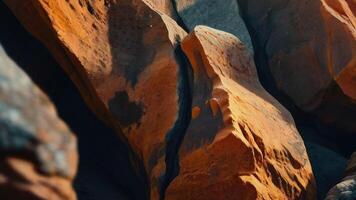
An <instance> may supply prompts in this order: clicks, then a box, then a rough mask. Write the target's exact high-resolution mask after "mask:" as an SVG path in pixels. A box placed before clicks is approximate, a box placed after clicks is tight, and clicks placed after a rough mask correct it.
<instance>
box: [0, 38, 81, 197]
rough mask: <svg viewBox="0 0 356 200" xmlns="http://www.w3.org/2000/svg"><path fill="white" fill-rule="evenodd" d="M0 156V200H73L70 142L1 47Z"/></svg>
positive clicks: (65, 129)
mask: <svg viewBox="0 0 356 200" xmlns="http://www.w3.org/2000/svg"><path fill="white" fill-rule="evenodd" d="M0 152H1V153H0V159H1V162H0V199H38V200H40V199H41V200H42V199H51V200H52V199H53V200H74V199H76V196H75V193H74V191H73V189H72V186H71V181H72V179H73V177H74V175H75V173H76V167H77V152H76V139H75V137H74V136H73V135H72V133H71V132H70V130H69V128H68V127H67V126H66V125H65V124H64V123H63V122H62V121H61V120H60V119H59V118H58V116H57V114H56V111H55V108H54V107H53V105H52V103H51V102H50V100H49V99H48V98H47V96H45V95H44V94H43V93H42V92H41V91H40V89H39V88H37V87H36V86H35V85H34V84H33V83H32V81H31V80H30V79H29V78H28V77H27V75H26V74H25V73H24V72H23V71H21V70H20V69H19V68H18V67H17V66H16V64H15V63H14V62H13V61H12V60H11V59H10V58H9V57H8V56H7V54H6V53H5V51H4V50H3V48H2V46H1V45H0Z"/></svg>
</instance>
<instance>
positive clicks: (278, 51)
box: [238, 0, 356, 110]
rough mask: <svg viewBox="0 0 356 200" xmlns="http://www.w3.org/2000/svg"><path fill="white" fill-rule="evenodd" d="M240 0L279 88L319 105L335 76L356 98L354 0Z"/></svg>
mask: <svg viewBox="0 0 356 200" xmlns="http://www.w3.org/2000/svg"><path fill="white" fill-rule="evenodd" d="M238 1H239V2H240V5H241V6H242V9H243V10H244V11H245V15H246V19H247V21H248V23H249V24H250V25H251V27H252V28H253V30H254V31H255V33H256V36H257V38H255V39H256V40H257V42H259V43H260V44H261V47H262V51H265V53H266V56H267V59H268V63H269V68H270V70H271V72H272V75H273V77H274V79H275V81H276V83H277V86H278V88H280V89H281V90H282V91H283V92H285V93H286V94H287V95H288V96H290V97H291V98H292V99H293V100H294V101H295V103H296V104H297V105H299V106H300V107H301V108H303V109H304V110H310V109H313V108H315V107H316V106H318V105H319V103H320V101H321V99H322V97H323V95H324V93H325V91H326V89H327V88H328V86H329V85H330V84H331V83H332V82H333V81H335V82H336V83H337V84H338V86H339V87H340V88H341V89H342V90H343V92H344V93H345V95H347V96H348V97H350V98H352V99H354V100H355V99H356V96H355V94H354V93H355V88H354V86H355V85H356V83H355V80H354V77H355V76H356V74H355V72H356V71H355V68H356V56H355V55H356V42H355V39H356V21H355V20H356V19H355V16H354V12H355V1H347V0H316V1H308V0H291V1H287V0H280V1H275V0H267V1H263V2H260V1H258V0H248V1H247V0H238ZM301 91H303V92H301Z"/></svg>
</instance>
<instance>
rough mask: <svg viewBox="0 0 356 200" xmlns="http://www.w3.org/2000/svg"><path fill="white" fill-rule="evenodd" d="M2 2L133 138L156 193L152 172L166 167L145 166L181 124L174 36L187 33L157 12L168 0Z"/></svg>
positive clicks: (101, 111) (95, 106)
mask: <svg viewBox="0 0 356 200" xmlns="http://www.w3.org/2000/svg"><path fill="white" fill-rule="evenodd" d="M6 3H7V5H8V6H9V7H10V8H11V9H12V10H13V12H14V13H15V14H16V15H17V17H18V18H19V19H20V20H21V22H22V23H23V24H24V25H25V27H27V29H28V30H29V31H30V32H31V33H33V34H34V35H35V36H37V37H38V38H39V39H40V40H41V41H42V42H44V43H45V44H46V45H47V47H48V48H49V49H50V50H51V51H52V53H53V54H54V56H55V57H56V59H57V60H58V62H59V63H60V64H61V65H62V66H63V68H64V69H65V70H66V72H67V73H68V74H69V76H71V78H72V80H73V81H74V82H75V83H76V85H77V87H78V88H79V89H80V91H81V94H82V96H83V97H84V99H85V100H86V102H87V103H88V104H89V106H90V107H91V108H92V110H94V111H95V112H96V113H97V114H98V115H99V116H100V117H101V119H103V120H104V121H105V122H106V123H108V124H109V125H111V126H112V127H114V128H115V129H116V130H117V132H118V133H119V135H120V136H122V137H123V138H124V140H127V141H128V143H129V144H130V145H131V146H132V148H133V150H134V152H135V153H136V154H137V155H138V156H139V157H140V159H142V161H143V164H144V166H145V168H146V171H147V174H148V176H149V182H150V183H151V185H152V187H153V188H152V192H151V194H152V195H153V196H154V197H157V198H158V195H159V194H158V193H159V190H160V189H158V188H160V185H161V183H160V182H159V181H158V180H157V179H158V178H159V177H160V176H164V174H165V172H164V171H165V167H164V168H163V169H162V171H161V172H160V173H159V174H157V175H152V176H151V174H152V173H151V170H152V168H153V167H154V166H155V165H156V164H157V162H158V160H159V159H163V160H164V159H165V156H164V155H165V152H166V143H167V142H168V141H167V140H166V137H168V135H170V134H173V133H174V132H177V131H178V132H179V131H180V130H176V129H177V128H175V127H176V126H175V125H176V124H179V123H180V122H179V121H180V118H181V111H180V110H181V107H182V104H184V101H185V100H184V99H185V98H184V94H183V93H184V91H187V90H183V89H181V88H182V87H183V86H182V85H184V83H182V82H184V80H183V78H182V70H181V66H180V65H181V64H180V63H179V62H181V61H180V59H178V58H177V59H176V57H179V55H177V53H176V43H177V42H178V41H180V39H181V38H183V37H184V36H185V35H186V33H185V32H184V31H183V30H182V29H181V28H180V27H179V26H178V25H177V24H176V22H175V21H174V20H173V19H171V18H169V17H168V16H167V15H165V14H163V11H164V9H163V8H165V7H166V6H162V5H167V4H162V5H158V4H152V3H145V2H144V1H140V0H134V1H130V0H123V1H86V0H82V1H74V0H72V1H62V0H55V1H53V0H51V1H48V0H31V1H26V3H25V4H24V3H23V1H6ZM162 3H163V1H162ZM149 5H154V8H153V7H150V6H149ZM156 7H157V8H158V9H161V10H162V12H161V11H157V10H156V9H155V8H156ZM30 13H31V14H30ZM29 16H31V17H29ZM34 21H35V22H36V23H33V22H34ZM181 91H183V92H181ZM181 93H182V94H181ZM178 129H179V127H178Z"/></svg>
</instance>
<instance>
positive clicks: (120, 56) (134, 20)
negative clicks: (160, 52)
mask: <svg viewBox="0 0 356 200" xmlns="http://www.w3.org/2000/svg"><path fill="white" fill-rule="evenodd" d="M109 23H110V27H111V28H110V32H109V40H110V44H111V50H112V54H113V66H114V67H113V73H114V74H123V76H124V77H125V78H126V80H127V82H129V83H131V85H132V86H135V85H136V83H137V81H138V77H139V75H140V73H141V72H143V71H144V69H145V68H146V67H147V66H148V65H149V63H152V61H153V59H154V56H155V50H154V48H153V47H151V46H150V45H149V44H144V38H145V34H148V33H149V32H150V31H151V30H152V28H153V26H155V27H156V25H155V24H157V23H159V17H158V16H157V15H156V14H153V13H152V12H151V11H150V10H148V9H147V8H142V9H135V8H133V7H132V5H131V3H130V1H127V0H125V1H121V2H120V5H118V4H113V5H112V6H111V9H110V10H109Z"/></svg>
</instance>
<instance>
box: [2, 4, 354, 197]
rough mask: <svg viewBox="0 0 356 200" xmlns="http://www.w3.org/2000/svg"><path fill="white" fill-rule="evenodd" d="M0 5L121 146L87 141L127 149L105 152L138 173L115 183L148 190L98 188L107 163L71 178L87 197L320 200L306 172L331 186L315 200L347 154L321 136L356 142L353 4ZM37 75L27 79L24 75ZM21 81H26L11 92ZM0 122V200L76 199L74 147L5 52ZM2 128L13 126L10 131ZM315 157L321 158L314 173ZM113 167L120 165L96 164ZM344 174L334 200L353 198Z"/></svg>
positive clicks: (333, 181)
mask: <svg viewBox="0 0 356 200" xmlns="http://www.w3.org/2000/svg"><path fill="white" fill-rule="evenodd" d="M4 2H5V4H6V5H7V6H8V7H9V9H11V11H12V12H13V13H14V14H15V15H16V17H17V18H18V19H19V21H20V22H21V23H22V25H23V26H24V27H25V28H26V30H27V31H28V32H29V33H31V34H32V35H33V36H35V37H36V38H37V39H39V40H40V41H41V42H42V43H43V44H44V45H45V46H46V47H47V48H48V50H49V51H50V53H51V54H52V55H53V56H54V57H55V59H56V60H57V62H58V63H59V65H61V67H62V68H63V69H64V71H65V72H66V74H67V75H68V77H70V79H71V80H72V81H73V82H74V84H75V85H76V87H77V88H78V90H79V92H80V94H81V96H82V97H83V99H84V100H85V103H86V104H87V105H88V106H89V107H90V109H91V110H92V111H93V113H95V114H96V115H97V116H98V117H99V118H100V119H101V120H102V121H103V122H104V123H106V124H107V125H108V127H109V128H111V129H112V130H113V131H115V132H116V134H117V136H119V137H118V138H114V137H106V140H105V139H104V138H105V136H102V137H101V135H100V134H106V133H102V132H101V131H97V132H98V133H96V131H94V130H93V131H92V132H95V133H91V134H92V135H95V134H98V135H100V136H96V137H92V138H95V139H101V141H100V142H101V143H106V142H108V140H110V139H112V140H115V139H117V140H120V143H110V145H115V144H121V145H123V148H121V149H120V148H113V149H115V150H116V149H117V150H118V151H122V152H118V153H121V154H125V155H126V156H125V158H124V159H126V161H127V162H125V163H126V166H124V167H123V168H125V167H126V169H127V168H128V167H127V165H129V167H130V164H131V165H132V167H131V169H130V170H127V171H130V173H131V174H129V173H128V174H127V175H125V176H119V177H126V178H127V177H130V176H132V177H135V178H137V183H139V184H142V186H141V187H142V188H140V189H137V190H132V191H143V192H142V193H143V194H142V195H131V194H128V193H132V191H130V192H127V193H125V192H122V193H121V191H125V190H127V189H128V188H130V187H131V188H132V187H135V186H136V185H137V184H129V183H128V184H125V182H124V181H122V180H120V181H117V182H115V179H110V180H106V178H105V177H108V176H111V175H112V174H115V170H113V168H114V167H115V166H117V164H118V163H117V160H116V162H115V161H114V159H112V160H111V159H110V158H109V159H108V160H109V161H107V162H105V164H107V163H113V165H112V167H107V168H105V167H98V168H95V169H99V170H102V171H105V170H106V169H109V170H108V172H107V173H104V172H103V173H100V175H99V174H98V175H97V174H95V175H97V176H95V175H93V176H92V177H94V178H92V177H90V178H88V179H86V178H82V177H84V176H85V175H86V174H89V173H90V172H91V171H95V170H93V168H92V169H90V170H87V169H85V168H83V169H84V170H87V172H83V171H81V172H79V174H80V177H81V179H80V181H79V182H80V184H81V185H82V186H83V187H85V186H87V185H90V188H95V187H96V185H98V184H100V187H101V188H104V187H110V188H109V189H108V190H102V191H100V192H99V193H95V194H103V193H105V192H103V191H118V192H117V193H115V195H113V196H111V197H110V198H115V197H114V196H116V198H118V197H119V196H120V197H123V198H124V197H127V198H130V197H131V198H133V199H135V198H138V199H142V198H143V197H145V198H147V199H153V200H154V199H188V200H190V199H194V200H199V199H202V200H203V199H204V200H205V199H211V200H216V199H315V198H316V185H315V180H314V174H313V170H315V169H317V170H319V171H318V173H315V174H317V176H315V177H317V178H318V179H319V181H320V180H321V179H322V178H320V177H321V176H323V175H324V174H328V173H329V172H330V173H333V175H332V176H328V177H327V178H325V179H323V180H325V182H327V183H325V184H319V183H318V186H319V185H322V186H321V187H320V188H321V189H322V191H323V194H322V195H319V196H318V197H319V198H320V197H323V196H325V194H326V192H325V191H328V190H329V189H330V187H331V186H333V185H335V184H336V182H337V181H339V180H340V179H341V178H340V177H339V176H340V173H341V171H342V170H340V169H341V168H342V169H343V168H344V165H345V163H346V160H347V158H346V157H348V156H349V155H348V154H349V153H350V152H351V151H350V149H352V145H349V144H347V145H345V146H348V150H349V151H348V152H342V148H337V147H335V146H334V145H333V142H334V143H336V141H330V138H328V137H325V138H323V135H321V134H320V135H317V134H319V132H321V131H320V130H321V129H322V128H323V130H327V131H326V132H330V133H331V135H334V138H336V137H338V136H339V135H340V138H341V137H342V138H352V137H353V136H356V134H355V133H356V124H355V123H354V122H355V116H356V103H355V102H356V93H355V91H356V90H355V86H356V83H355V77H356V66H355V65H356V62H355V47H356V45H355V39H356V28H355V27H356V22H355V16H354V12H355V8H356V6H355V3H354V1H353V0H315V1H308V0H299V1H297V0H289V1H287V0H278V1H277V0H266V1H263V2H261V1H257V0H236V1H235V0H226V1H221V0H65V1H64V0H26V1H23V0H4ZM0 11H1V10H0ZM245 24H246V25H245ZM199 25H204V26H199ZM2 31H4V30H2ZM187 32H190V33H189V34H188V33H187ZM250 36H251V37H250ZM251 38H252V41H251ZM1 39H2V40H3V38H1ZM0 43H1V40H0ZM252 44H253V45H252ZM31 55H32V54H31ZM15 61H17V60H15ZM3 63H5V64H3ZM255 63H256V65H257V68H256V66H255ZM4 66H11V68H10V70H7V68H4ZM20 66H22V65H20ZM41 66H45V64H41V65H40V66H37V68H36V69H35V67H34V69H32V70H31V66H27V68H28V71H29V72H30V73H29V74H30V75H31V71H34V70H38V69H40V68H41ZM49 71H50V70H43V73H44V74H46V73H49ZM18 74H19V75H18ZM15 75H16V78H17V76H19V77H21V78H20V79H19V80H16V81H15V80H14V77H15ZM1 77H5V78H1ZM22 77H25V78H22ZM63 77H64V76H63ZM259 78H260V80H261V82H262V83H263V85H264V86H265V87H266V88H267V90H268V91H270V92H271V93H272V94H273V95H274V96H275V97H272V96H271V95H270V94H269V93H267V92H266V90H265V89H264V88H263V87H262V85H261V84H260V80H259ZM48 79H50V78H48ZM58 80H60V79H58ZM42 84H46V81H43V82H42ZM39 85H40V86H41V87H42V85H41V83H40V84H39ZM9 88H10V89H9ZM50 93H51V92H50ZM9 94H11V95H9ZM50 95H51V94H50ZM52 95H53V93H52ZM55 96H56V95H55ZM57 96H58V94H57ZM275 98H277V99H278V100H280V102H282V103H283V105H286V106H287V107H288V109H290V111H292V113H293V115H294V117H295V118H296V122H298V123H299V122H301V121H302V122H303V123H302V125H300V124H298V129H299V130H302V131H303V134H304V135H303V139H304V141H307V142H306V143H307V147H308V149H307V150H308V151H309V152H308V154H307V151H306V148H305V146H304V141H303V139H302V137H301V136H300V135H299V132H298V130H297V128H296V125H295V122H294V120H293V117H292V116H291V114H290V113H289V111H288V110H287V109H286V108H285V107H283V106H282V105H281V104H280V103H279V102H278V101H277V100H276V99H275ZM53 99H56V98H53ZM57 100H58V99H57ZM285 101H287V103H286V102H285ZM54 102H55V103H56V100H54ZM3 103H6V104H4V106H1V105H2V104H3ZM63 103H64V102H62V104H63ZM295 105H296V106H295ZM12 109H14V110H15V111H16V112H15V111H14V112H13V111H12ZM16 109H18V110H16ZM1 110H2V112H0V123H3V125H1V126H0V136H1V138H3V139H1V140H0V144H1V145H2V147H1V148H2V149H3V150H2V151H1V153H0V156H2V157H1V158H2V162H1V163H0V198H2V197H4V198H7V199H8V198H11V199H13V198H19V199H28V198H34V199H69V200H71V199H75V198H76V197H75V196H76V195H75V194H74V192H73V190H72V188H71V185H70V184H71V180H72V179H73V176H74V174H75V171H76V162H77V160H76V149H75V139H74V137H73V136H72V135H71V133H70V130H69V128H67V126H66V125H65V124H64V123H63V122H61V121H60V119H58V117H56V113H55V111H54V108H53V106H52V105H51V103H50V101H49V100H48V99H47V98H46V97H44V95H43V94H42V93H41V92H40V91H39V90H38V89H37V88H36V86H35V85H34V84H32V83H31V81H30V80H29V79H28V78H26V75H24V74H23V72H21V70H18V69H17V68H16V64H15V63H14V62H13V61H11V59H9V57H8V56H6V53H5V52H4V51H0V111H1ZM78 112H80V111H78ZM33 116H35V117H33ZM303 117H305V119H304V118H303ZM310 118H312V119H310ZM19 119H20V120H19ZM9 120H10V122H11V120H15V121H14V122H16V124H15V125H14V127H9V122H8V121H9ZM94 120H95V119H94ZM68 124H70V125H72V124H71V122H68ZM320 127H321V128H320ZM329 128H330V129H329ZM82 130H87V129H82ZM10 131H11V132H10ZM19 131H20V132H21V134H20V135H17V134H18V133H17V132H19ZM75 132H77V131H76V130H75ZM82 132H84V133H85V132H86V131H82ZM99 132H100V133H99ZM9 133H10V134H9ZM314 133H315V134H314ZM345 133H346V134H345ZM79 135H81V137H83V135H84V134H83V133H81V134H78V136H79ZM315 135H317V139H314V136H315ZM341 135H342V136H341ZM309 136H310V137H309ZM17 137H18V138H19V139H18V138H17ZM9 138H11V140H9ZM12 138H15V139H14V140H13V139H12ZM108 138H110V139H108ZM310 138H312V139H311V140H309V139H310ZM95 139H94V140H93V139H90V140H87V141H86V142H88V141H95ZM325 140H328V141H327V142H325ZM346 140H348V139H346ZM349 141H350V143H352V141H353V140H352V139H350V140H349ZM117 146H120V145H117ZM349 146H350V147H351V148H350V147H349ZM94 147H98V148H105V145H96V146H94V145H93V148H94ZM87 148H88V147H87ZM89 148H92V146H90V145H89ZM355 148H356V147H355ZM340 149H341V150H340ZM115 150H114V151H115ZM352 151H354V149H352ZM3 152H4V153H3ZM98 152H110V153H108V154H111V153H113V151H105V150H103V151H96V153H95V155H96V156H97V155H99V154H100V153H98ZM113 154H115V153H113ZM319 154H328V156H324V157H323V158H322V159H320V157H319V156H323V155H319ZM308 155H309V156H310V157H309V158H312V159H313V162H310V161H309V158H308ZM86 156H88V154H86ZM110 156H113V157H114V156H117V155H109V156H108V155H107V156H106V157H104V158H102V159H101V160H103V159H105V158H108V157H110ZM328 158H332V159H334V158H335V160H338V161H340V163H338V164H337V166H336V165H335V166H334V165H333V166H325V167H324V166H323V167H319V166H318V165H321V164H324V163H327V164H329V163H330V162H329V161H327V159H328ZM96 160H97V161H98V162H100V161H99V160H100V159H96ZM94 162H96V161H94ZM128 163H129V164H128ZM310 163H312V164H313V170H312V168H311V167H312V166H311V164H310ZM350 163H351V164H350V165H349V168H348V170H347V176H346V177H345V178H344V179H343V180H342V183H340V184H338V185H336V186H335V187H334V188H333V189H332V190H330V192H329V194H328V197H327V198H328V199H337V198H339V197H340V198H341V197H352V195H354V193H353V191H354V186H355V184H354V180H355V178H354V176H355V174H353V173H354V165H353V164H352V163H354V161H350ZM105 164H103V163H101V166H102V165H105ZM123 165H125V164H123ZM119 168H120V167H118V170H119ZM120 169H121V168H120ZM351 171H352V172H351ZM88 172H89V173H88ZM319 172H320V173H319ZM121 173H124V172H121ZM17 175H19V176H17ZM95 177H96V178H97V179H100V181H98V182H95V181H93V180H94V179H95ZM339 178H340V179H339ZM123 179H125V178H123ZM132 179H134V178H132ZM87 180H88V181H87ZM105 181H111V182H115V183H113V184H105ZM83 183H84V184H83ZM123 183H124V184H123ZM131 183H132V182H131ZM95 184H96V185H95ZM2 186H4V187H2ZM116 187H117V188H116ZM2 188H4V189H2ZM76 190H77V191H76V192H77V193H80V192H83V191H84V192H86V191H87V190H90V189H85V188H84V189H82V188H80V187H78V188H76ZM345 195H346V196H345ZM78 196H79V198H87V197H88V198H89V197H90V195H87V196H86V195H85V194H84V195H82V194H81V195H78ZM93 198H95V197H93ZM97 198H101V199H103V198H107V197H97ZM110 198H109V199H105V200H111V199H110Z"/></svg>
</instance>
